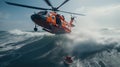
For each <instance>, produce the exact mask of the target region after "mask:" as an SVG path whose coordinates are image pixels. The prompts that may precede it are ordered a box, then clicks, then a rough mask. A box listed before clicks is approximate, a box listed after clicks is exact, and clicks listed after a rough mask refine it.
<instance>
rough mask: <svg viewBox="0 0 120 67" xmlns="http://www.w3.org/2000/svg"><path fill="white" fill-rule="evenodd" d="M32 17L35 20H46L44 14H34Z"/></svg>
mask: <svg viewBox="0 0 120 67" xmlns="http://www.w3.org/2000/svg"><path fill="white" fill-rule="evenodd" d="M31 19H32V20H33V21H35V20H42V21H45V19H46V18H45V17H44V16H42V15H38V14H33V15H31Z"/></svg>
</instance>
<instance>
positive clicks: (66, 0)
mask: <svg viewBox="0 0 120 67" xmlns="http://www.w3.org/2000/svg"><path fill="white" fill-rule="evenodd" d="M68 1H69V0H65V1H64V2H63V3H62V4H61V5H60V6H58V7H57V9H59V8H60V7H61V6H62V5H64V4H65V3H67V2H68Z"/></svg>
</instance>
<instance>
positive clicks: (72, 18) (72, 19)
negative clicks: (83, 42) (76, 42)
mask: <svg viewBox="0 0 120 67" xmlns="http://www.w3.org/2000/svg"><path fill="white" fill-rule="evenodd" d="M73 21H74V17H71V21H70V25H71V27H75V25H74V24H73Z"/></svg>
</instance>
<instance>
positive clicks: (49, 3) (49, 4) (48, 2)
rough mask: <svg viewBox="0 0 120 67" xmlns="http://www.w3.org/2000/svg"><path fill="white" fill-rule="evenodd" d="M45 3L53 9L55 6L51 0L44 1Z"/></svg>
mask: <svg viewBox="0 0 120 67" xmlns="http://www.w3.org/2000/svg"><path fill="white" fill-rule="evenodd" d="M44 1H45V2H46V3H47V4H48V6H51V7H52V8H53V5H52V4H51V2H50V1H49V0H44Z"/></svg>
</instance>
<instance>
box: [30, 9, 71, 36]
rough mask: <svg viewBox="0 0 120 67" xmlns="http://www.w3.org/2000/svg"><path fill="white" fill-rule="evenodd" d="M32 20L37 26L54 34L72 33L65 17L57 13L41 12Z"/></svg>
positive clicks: (34, 15) (33, 16)
mask: <svg viewBox="0 0 120 67" xmlns="http://www.w3.org/2000/svg"><path fill="white" fill-rule="evenodd" d="M57 16H59V17H57ZM31 19H32V21H33V22H34V23H35V24H37V25H39V26H41V27H43V30H45V31H47V32H50V33H53V34H62V33H70V32H71V26H70V24H69V23H68V22H66V21H65V19H64V17H63V16H61V15H59V14H57V13H56V12H46V11H41V12H38V13H36V14H33V15H32V16H31Z"/></svg>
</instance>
